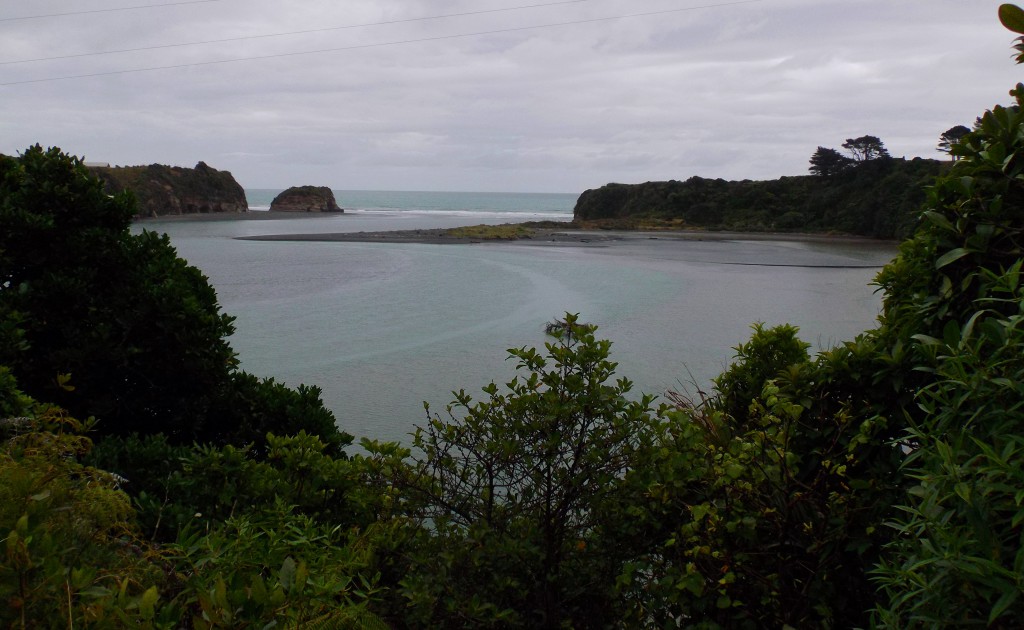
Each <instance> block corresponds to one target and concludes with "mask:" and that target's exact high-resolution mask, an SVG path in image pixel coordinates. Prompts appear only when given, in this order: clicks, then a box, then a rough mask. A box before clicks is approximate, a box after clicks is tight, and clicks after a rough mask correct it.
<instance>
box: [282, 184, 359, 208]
mask: <svg viewBox="0 0 1024 630" xmlns="http://www.w3.org/2000/svg"><path fill="white" fill-rule="evenodd" d="M270 210H271V211H278V212H344V210H342V209H341V208H340V207H339V206H338V202H337V201H336V200H335V199H334V192H333V191H331V189H330V188H328V187H327V186H292V187H291V188H289V189H288V190H286V191H284V192H282V193H281V194H279V195H278V196H276V197H274V200H273V201H272V202H270Z"/></svg>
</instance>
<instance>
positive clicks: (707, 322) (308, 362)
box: [135, 191, 895, 442]
mask: <svg viewBox="0 0 1024 630" xmlns="http://www.w3.org/2000/svg"><path fill="white" fill-rule="evenodd" d="M360 194H364V195H365V194H366V193H365V192H364V193H360ZM384 195H390V198H392V199H394V198H396V194H395V193H381V197H379V198H378V200H379V199H381V198H383V197H384ZM404 195H405V197H404V199H405V201H403V202H401V203H403V204H405V205H404V206H402V205H398V206H397V207H390V208H389V207H382V206H383V205H384V204H383V203H376V204H374V202H373V193H370V201H365V200H364V201H362V202H361V203H360V204H355V207H353V206H354V204H353V203H352V202H351V201H346V197H345V191H338V192H337V193H336V196H337V197H338V200H339V203H341V205H342V206H343V207H346V210H347V212H346V213H345V214H344V215H336V216H324V217H307V216H305V215H303V216H302V217H301V218H299V217H297V218H289V219H282V220H276V219H269V220H260V221H250V220H225V221H188V220H166V221H160V220H155V221H144V222H140V223H138V224H136V227H135V229H136V230H138V229H150V230H156V231H160V232H166V233H168V234H169V235H170V236H171V240H172V243H173V244H174V245H175V247H177V249H178V251H179V254H180V255H181V256H183V257H184V258H186V259H187V260H188V261H189V262H190V263H192V264H194V265H196V266H197V267H199V268H200V269H201V270H202V271H203V272H204V273H205V274H206V275H207V276H208V277H209V278H210V281H211V283H212V284H213V286H214V287H215V288H216V290H217V293H218V297H219V300H220V303H221V305H222V307H223V308H224V310H225V311H226V312H228V313H229V314H232V315H234V316H235V317H236V318H237V319H236V328H237V331H236V333H235V335H234V336H233V337H232V338H231V340H230V341H231V344H232V347H233V348H234V349H235V350H236V352H238V354H239V358H240V361H241V365H242V368H243V369H245V370H247V371H249V372H252V373H254V374H257V375H259V376H273V377H275V378H277V379H279V380H283V381H285V382H286V383H288V384H291V385H298V384H299V383H306V384H309V385H317V386H319V387H320V388H322V390H323V398H324V401H325V403H326V404H327V406H328V407H330V408H331V409H332V410H334V412H335V415H336V416H337V418H338V422H339V425H340V426H341V428H343V429H344V430H346V431H348V432H349V433H352V434H353V435H355V436H356V437H357V438H359V437H370V438H377V439H386V440H400V441H404V442H408V440H409V433H410V432H411V431H412V430H413V427H414V425H416V424H422V423H423V422H424V421H425V419H426V415H425V412H424V409H423V402H424V401H426V402H429V403H430V405H431V408H432V409H433V410H434V411H439V412H442V413H443V412H444V407H445V405H446V404H447V403H448V402H450V401H451V399H452V395H451V393H450V392H451V391H452V390H458V389H465V390H466V391H467V392H470V393H474V394H476V393H479V390H480V388H481V387H482V386H484V385H485V384H487V383H488V382H490V381H491V380H496V381H499V382H501V381H505V380H508V379H509V378H510V377H511V376H512V374H513V373H514V365H512V364H511V363H510V362H508V361H506V360H505V357H506V350H507V349H508V348H511V347H521V346H540V345H542V344H543V343H544V341H545V336H544V333H543V327H544V324H545V323H546V322H549V321H551V320H552V319H554V318H556V317H558V316H559V315H561V314H564V313H565V312H567V311H568V312H574V313H580V318H581V320H583V321H588V322H590V323H593V324H596V325H598V327H599V329H598V335H599V336H600V337H603V338H606V339H610V340H611V341H612V342H613V345H612V359H613V360H615V361H617V362H618V364H619V369H618V373H619V375H620V376H625V377H627V378H629V379H631V380H632V381H634V383H635V391H637V392H640V391H643V392H646V393H652V394H661V393H663V392H665V391H666V390H668V389H679V388H681V387H687V386H689V387H693V386H694V384H696V386H699V387H702V388H707V386H708V381H709V379H710V378H712V377H713V376H714V375H716V374H717V373H719V372H720V371H721V370H722V369H723V368H724V367H725V366H726V365H727V364H728V362H729V361H730V359H731V356H732V354H733V351H732V347H734V346H735V345H736V344H738V343H740V342H742V341H745V340H746V339H747V338H748V337H749V333H750V329H749V327H750V325H751V324H752V323H753V322H765V323H767V324H779V323H792V324H794V325H797V326H799V327H800V328H801V332H802V334H801V336H802V338H804V339H805V340H806V341H808V342H811V343H812V344H813V346H814V347H815V348H816V349H820V348H826V347H829V346H832V345H834V344H836V343H839V342H841V341H844V340H848V339H851V338H853V337H854V336H855V335H856V334H858V333H859V332H862V331H863V330H865V329H867V328H869V327H871V326H873V325H874V322H875V318H876V316H877V314H878V311H879V308H880V305H881V298H880V296H879V295H878V294H876V293H875V291H874V287H872V286H870V285H869V283H870V281H871V279H872V278H873V277H874V275H875V274H876V273H877V272H878V270H879V268H880V267H881V265H883V264H885V262H887V261H888V260H889V259H891V258H892V256H893V255H894V254H895V244H893V243H886V242H883V243H878V242H870V241H841V240H837V241H834V242H833V241H794V240H786V239H781V238H779V239H767V240H754V239H753V238H749V239H748V238H744V237H742V236H739V237H737V238H733V239H726V240H716V241H694V240H687V241H677V240H673V239H664V238H656V239H636V240H629V241H622V242H616V243H612V244H592V245H588V246H570V245H560V244H548V245H546V246H543V247H538V246H531V245H522V244H515V243H513V244H496V243H481V244H474V245H428V244H416V243H402V244H392V243H345V242H262V241H244V240H236V237H240V236H257V235H262V234H282V233H304V234H308V233H321V232H322V233H337V232H359V231H381V230H398V229H401V230H404V229H426V228H433V227H454V226H457V225H472V224H479V223H491V224H494V223H505V222H509V221H514V220H529V219H534V218H545V219H558V218H562V219H565V220H567V219H569V218H571V202H572V200H573V199H574V197H572V196H568V195H563V196H556V198H555V200H554V201H552V199H551V196H545V195H540V196H530V195H504V196H503V195H501V194H498V193H488V194H487V195H492V196H493V197H492V198H491V199H490V201H487V202H486V203H483V204H481V203H478V201H479V199H480V198H481V196H480V195H479V194H475V193H472V194H471V193H424V194H419V198H420V199H421V204H420V205H427V204H426V203H422V199H423V198H424V195H426V196H431V195H435V196H436V195H442V196H443V197H444V198H443V199H442V200H441V201H440V202H439V201H438V198H437V197H435V198H433V199H430V200H428V201H429V202H430V203H431V204H433V205H434V207H430V208H424V207H417V206H416V202H415V199H416V198H417V194H416V193H404ZM472 195H476V196H475V197H474V196H472ZM397 197H402V195H397ZM484 198H486V195H485V196H484ZM460 199H461V201H460ZM409 200H413V201H412V202H410V201H409ZM474 200H475V201H474ZM268 203H269V202H268ZM250 204H251V205H254V206H255V205H256V204H253V203H252V201H250ZM486 206H491V207H486ZM527 215H528V216H527Z"/></svg>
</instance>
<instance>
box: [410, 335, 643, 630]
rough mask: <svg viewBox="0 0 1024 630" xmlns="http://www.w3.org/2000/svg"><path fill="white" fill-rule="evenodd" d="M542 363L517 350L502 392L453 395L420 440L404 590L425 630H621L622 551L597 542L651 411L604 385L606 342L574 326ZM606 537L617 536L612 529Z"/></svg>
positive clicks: (619, 385) (532, 353)
mask: <svg viewBox="0 0 1024 630" xmlns="http://www.w3.org/2000/svg"><path fill="white" fill-rule="evenodd" d="M549 334H551V335H552V336H553V337H554V339H553V340H552V341H551V342H549V343H547V344H546V349H547V356H544V355H542V354H541V353H539V352H537V350H536V349H533V348H530V349H527V348H520V349H511V350H510V351H509V352H510V356H511V357H512V358H513V359H515V360H516V361H517V362H518V367H519V368H520V369H521V370H522V371H523V376H522V377H518V376H517V377H516V378H514V379H513V380H512V381H511V382H509V383H508V384H507V386H506V388H505V389H502V388H499V387H498V386H497V385H495V384H493V383H492V384H490V385H488V386H486V387H484V389H483V391H484V393H485V394H486V396H487V398H486V399H485V400H484V401H482V402H473V401H472V400H471V398H470V396H469V395H468V394H466V393H465V392H458V393H457V394H456V400H455V402H454V403H453V405H452V406H451V407H449V411H448V417H447V418H442V417H440V416H434V417H432V418H431V419H430V422H429V424H428V425H427V426H426V427H424V428H421V429H418V430H417V432H416V436H415V446H416V447H417V448H418V449H420V450H421V451H422V452H423V456H422V458H421V459H419V460H418V461H416V462H415V463H414V469H415V474H414V476H413V478H412V483H410V484H409V486H408V487H409V490H410V492H411V493H412V497H413V498H414V500H417V499H418V500H421V501H422V512H421V514H422V515H423V516H424V517H426V518H428V519H429V522H430V523H431V528H430V536H431V542H429V543H428V544H427V545H426V546H425V547H424V548H423V549H421V551H420V552H419V555H418V556H417V558H416V561H415V565H416V567H417V570H416V571H414V572H413V574H412V575H410V577H409V578H408V580H407V581H406V584H407V587H408V588H409V592H410V596H411V597H412V603H413V605H414V606H415V607H416V608H417V609H418V610H420V611H421V612H423V613H425V615H427V616H428V618H426V619H423V620H422V622H423V623H425V624H426V625H428V626H430V627H467V624H468V625H469V626H474V625H476V626H477V627H482V625H484V624H494V625H496V626H500V625H502V624H508V625H511V626H512V627H534V628H542V627H543V628H557V627H565V625H566V624H569V625H572V626H574V627H600V626H602V625H604V624H605V623H607V622H609V621H610V620H612V619H614V618H616V615H617V612H616V610H615V606H614V601H615V599H614V597H613V589H614V580H615V576H616V575H617V574H618V573H619V571H620V569H621V562H622V553H623V549H624V548H623V547H622V546H620V545H616V544H612V543H610V542H609V541H608V540H607V539H606V538H605V537H604V536H602V535H601V532H603V531H608V530H609V527H608V523H607V522H606V521H607V520H609V519H622V518H624V517H625V514H624V513H621V512H617V511H615V510H605V509H602V508H603V507H605V506H610V505H612V502H613V501H614V500H616V499H617V498H621V496H620V495H621V494H622V490H621V488H622V482H623V478H624V476H625V474H626V473H627V472H629V471H630V470H631V469H632V468H633V466H635V465H636V463H637V461H638V458H639V457H640V454H641V453H643V452H645V449H647V448H648V447H649V445H650V441H651V439H652V428H653V419H652V416H651V414H650V413H649V411H648V407H649V405H650V402H651V399H650V398H648V397H641V398H640V399H639V400H629V399H627V398H626V395H627V393H628V392H629V390H630V386H631V384H630V383H629V381H627V380H625V379H619V380H616V381H613V380H612V377H613V375H614V370H615V364H614V363H612V362H610V361H609V360H608V351H609V347H610V345H611V344H610V342H608V341H601V340H597V339H595V337H594V327H592V326H587V325H585V324H582V323H579V322H578V321H577V318H576V317H575V316H573V315H567V316H566V319H565V321H564V322H560V323H559V324H558V325H556V326H554V327H552V328H551V329H550V331H549ZM612 529H613V528H612Z"/></svg>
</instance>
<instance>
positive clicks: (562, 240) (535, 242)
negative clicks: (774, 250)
mask: <svg viewBox="0 0 1024 630" xmlns="http://www.w3.org/2000/svg"><path fill="white" fill-rule="evenodd" d="M238 238H239V239H240V240H251V241H321V242H336V243H427V244H435V245H466V244H488V243H490V244H502V245H524V246H530V245H532V246H543V245H558V246H565V245H578V246H608V245H612V244H615V243H632V244H639V243H642V242H650V241H669V242H671V241H736V240H743V241H793V242H813V243H888V242H889V241H878V240H874V239H867V238H863V237H856V236H832V235H825V234H793V233H761V232H702V231H684V230H678V231H652V232H640V231H628V230H579V229H567V230H559V229H550V228H543V229H539V228H535V229H533V230H532V234H531V235H530V236H529V237H526V238H519V239H515V240H503V239H491V240H481V239H473V238H458V237H454V236H451V235H449V234H448V233H447V230H444V229H426V230H396V231H388V232H329V233H319V234H267V235H262V236H242V237H238Z"/></svg>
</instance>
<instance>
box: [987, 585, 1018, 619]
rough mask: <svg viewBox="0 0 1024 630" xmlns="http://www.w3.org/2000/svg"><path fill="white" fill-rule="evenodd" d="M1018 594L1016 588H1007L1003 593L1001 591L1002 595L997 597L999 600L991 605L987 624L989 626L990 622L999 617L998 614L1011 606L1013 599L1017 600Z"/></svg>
mask: <svg viewBox="0 0 1024 630" xmlns="http://www.w3.org/2000/svg"><path fill="white" fill-rule="evenodd" d="M1018 596H1020V591H1018V590H1016V589H1013V590H1008V591H1006V592H1005V593H1003V596H1002V597H1000V598H999V601H997V602H996V605H995V606H993V607H992V612H990V613H989V614H988V625H990V626H991V625H992V622H994V621H995V620H996V619H998V618H999V616H1000V615H1002V614H1003V613H1004V612H1006V609H1007V608H1009V607H1010V606H1012V605H1013V603H1014V602H1015V601H1017V597H1018Z"/></svg>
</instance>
